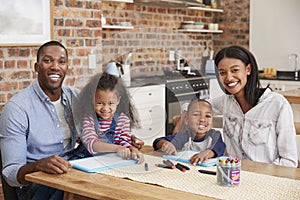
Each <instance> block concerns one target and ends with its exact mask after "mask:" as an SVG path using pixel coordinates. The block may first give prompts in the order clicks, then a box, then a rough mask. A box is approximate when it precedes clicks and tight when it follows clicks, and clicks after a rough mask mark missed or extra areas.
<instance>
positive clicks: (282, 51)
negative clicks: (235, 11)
mask: <svg viewBox="0 0 300 200" xmlns="http://www.w3.org/2000/svg"><path fill="white" fill-rule="evenodd" d="M250 50H251V51H252V52H253V54H254V55H255V56H256V58H257V62H258V65H259V69H263V68H264V67H277V70H281V71H283V70H285V71H293V70H294V69H293V67H292V66H293V65H292V64H291V61H290V60H289V59H288V56H289V55H290V54H291V53H296V54H298V56H299V57H300V0H250ZM299 57H298V59H299V61H300V58H299ZM299 68H300V64H299V62H298V69H299Z"/></svg>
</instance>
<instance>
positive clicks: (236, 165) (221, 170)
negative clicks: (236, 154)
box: [217, 157, 241, 186]
mask: <svg viewBox="0 0 300 200" xmlns="http://www.w3.org/2000/svg"><path fill="white" fill-rule="evenodd" d="M240 175H241V161H240V160H239V159H238V158H235V159H233V158H230V157H228V158H224V157H222V158H220V159H218V160H217V183H218V184H219V185H221V186H238V185H239V184H240V181H241V176H240Z"/></svg>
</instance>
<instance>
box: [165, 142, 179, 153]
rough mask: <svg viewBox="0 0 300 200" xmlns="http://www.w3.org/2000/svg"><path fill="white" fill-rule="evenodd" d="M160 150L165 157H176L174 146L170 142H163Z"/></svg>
mask: <svg viewBox="0 0 300 200" xmlns="http://www.w3.org/2000/svg"><path fill="white" fill-rule="evenodd" d="M161 150H162V151H163V152H164V153H165V154H167V155H176V154H177V150H176V148H175V146H174V145H173V144H172V143H171V142H168V141H165V142H164V143H163V144H162V147H161Z"/></svg>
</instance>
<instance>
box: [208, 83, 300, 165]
mask: <svg viewBox="0 0 300 200" xmlns="http://www.w3.org/2000/svg"><path fill="white" fill-rule="evenodd" d="M210 102H211V104H212V106H213V112H214V115H217V114H222V115H223V134H224V141H225V144H226V151H227V153H228V155H229V156H233V157H236V156H237V157H238V158H239V159H249V160H252V161H256V162H264V163H273V164H278V165H285V166H291V167H297V165H298V157H297V147H296V131H295V126H294V117H293V111H292V108H291V106H290V104H289V102H288V101H287V100H286V99H285V98H284V97H283V96H282V95H281V94H279V93H276V92H272V91H271V90H270V89H269V88H268V89H266V90H265V92H264V93H263V95H262V96H261V97H260V98H259V101H258V103H257V105H256V106H254V107H253V108H252V109H251V110H249V111H248V112H247V113H245V114H244V113H243V111H242V109H241V107H240V105H239V103H238V102H237V101H236V99H235V97H234V96H233V95H223V96H221V97H218V98H215V99H211V100H210Z"/></svg>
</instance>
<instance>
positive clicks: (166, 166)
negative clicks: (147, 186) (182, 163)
mask: <svg viewBox="0 0 300 200" xmlns="http://www.w3.org/2000/svg"><path fill="white" fill-rule="evenodd" d="M155 166H156V167H161V168H166V169H174V167H171V166H168V165H164V164H155Z"/></svg>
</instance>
